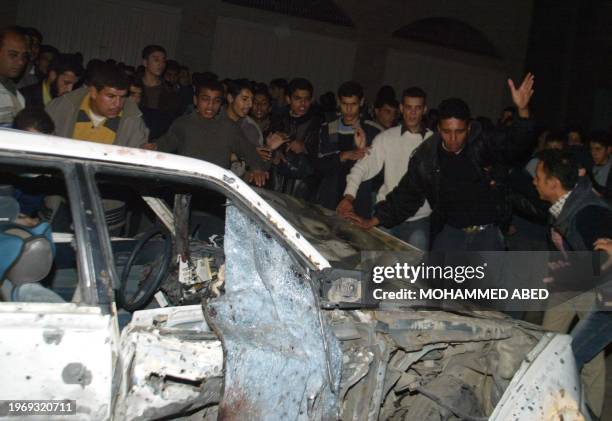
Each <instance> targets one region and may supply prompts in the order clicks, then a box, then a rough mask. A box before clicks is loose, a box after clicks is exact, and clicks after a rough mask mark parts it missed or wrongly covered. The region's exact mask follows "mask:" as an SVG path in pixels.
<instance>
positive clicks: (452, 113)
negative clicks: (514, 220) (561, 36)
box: [343, 74, 534, 251]
mask: <svg viewBox="0 0 612 421" xmlns="http://www.w3.org/2000/svg"><path fill="white" fill-rule="evenodd" d="M533 84H534V77H533V75H532V74H527V75H526V76H525V78H524V80H523V82H522V83H521V85H520V86H519V87H518V88H516V87H515V85H514V83H513V82H512V80H508V86H509V88H510V93H511V95H512V99H513V102H514V105H515V106H516V107H517V113H518V118H517V119H514V121H513V124H512V126H510V127H508V128H503V129H502V130H501V131H494V132H492V133H485V132H483V131H482V129H481V128H480V125H479V124H477V123H475V122H472V123H470V111H469V108H468V106H467V105H466V104H465V102H463V101H462V100H460V99H457V98H451V99H447V100H445V101H443V102H442V103H441V104H440V106H439V107H438V109H439V112H440V119H439V123H438V129H439V131H438V133H437V134H436V135H434V136H432V137H430V138H429V139H427V140H425V141H424V142H423V143H422V144H421V145H420V146H419V147H418V148H417V149H416V150H415V151H414V153H413V155H412V157H411V158H410V162H409V164H408V172H407V173H406V174H405V175H404V177H403V178H402V180H401V181H400V183H399V185H398V186H397V187H396V188H395V189H394V190H393V191H391V193H389V194H388V195H387V196H386V198H385V200H384V201H382V202H380V203H378V205H377V206H376V211H375V214H374V217H373V218H371V219H363V218H361V217H359V216H357V215H356V214H354V213H352V212H349V213H346V214H344V215H343V216H345V217H346V218H348V219H350V220H352V221H353V223H355V224H357V225H358V226H361V227H362V228H365V229H369V228H371V227H374V226H376V225H379V224H382V225H384V226H386V227H392V226H394V225H397V224H399V223H401V222H403V221H404V220H406V218H408V217H410V216H411V215H413V214H414V213H415V212H416V211H417V209H418V208H419V207H420V206H421V205H422V204H423V203H424V201H425V200H427V201H428V202H429V204H430V206H431V208H432V221H431V225H432V239H434V240H433V250H435V251H451V250H465V251H467V250H474V251H476V250H478V251H496V250H504V248H505V247H504V242H503V237H502V234H501V231H500V229H499V223H500V222H501V220H502V219H503V215H502V214H503V211H502V209H503V207H504V204H505V203H506V201H505V200H504V199H505V197H504V196H505V188H502V187H499V186H498V184H499V183H498V181H499V180H500V179H501V178H503V176H504V174H505V173H506V167H507V166H508V165H511V164H512V163H513V162H514V161H515V160H516V159H517V158H519V157H520V156H521V155H523V154H524V153H525V152H526V151H527V150H528V149H529V148H530V147H531V146H532V143H533V140H534V136H533V126H534V125H533V121H532V120H531V119H529V108H528V105H529V101H530V99H531V96H532V95H533Z"/></svg>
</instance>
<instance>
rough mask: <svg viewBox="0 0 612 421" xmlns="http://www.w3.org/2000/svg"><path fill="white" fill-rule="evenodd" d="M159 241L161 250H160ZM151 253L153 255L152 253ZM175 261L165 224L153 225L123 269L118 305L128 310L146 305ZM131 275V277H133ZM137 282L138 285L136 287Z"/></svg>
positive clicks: (118, 292) (134, 249)
mask: <svg viewBox="0 0 612 421" xmlns="http://www.w3.org/2000/svg"><path fill="white" fill-rule="evenodd" d="M160 240H161V241H163V243H161V246H162V247H161V248H162V250H161V251H162V252H161V253H159V251H158V249H159V248H160V247H159V246H160ZM151 253H153V254H154V256H152V257H151V256H150V255H151ZM171 260H172V236H171V235H170V232H168V230H166V229H165V228H163V227H159V226H157V227H153V228H151V229H149V230H148V231H146V232H145V233H144V234H143V235H142V236H141V237H140V239H139V240H138V242H137V243H136V245H135V246H134V248H133V249H132V252H131V254H130V257H129V258H128V260H127V262H126V264H125V266H124V267H123V272H122V273H121V286H120V287H119V290H118V291H117V302H118V304H119V306H121V307H123V308H124V309H126V310H128V311H136V310H140V309H141V308H143V307H144V306H145V305H146V304H147V303H148V302H149V300H150V299H151V297H153V294H155V292H156V291H157V290H158V289H159V286H160V285H161V282H162V281H163V280H164V278H165V276H166V274H167V272H168V268H169V267H170V261H171ZM130 274H132V277H130ZM134 282H136V288H134V287H133V286H134Z"/></svg>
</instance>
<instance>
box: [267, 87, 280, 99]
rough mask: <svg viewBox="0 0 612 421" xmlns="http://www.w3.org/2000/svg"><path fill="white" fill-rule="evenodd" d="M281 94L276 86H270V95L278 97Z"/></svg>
mask: <svg viewBox="0 0 612 421" xmlns="http://www.w3.org/2000/svg"><path fill="white" fill-rule="evenodd" d="M281 95H282V91H281V89H280V88H279V87H278V86H270V96H271V97H272V98H274V99H279V97H280V96H281Z"/></svg>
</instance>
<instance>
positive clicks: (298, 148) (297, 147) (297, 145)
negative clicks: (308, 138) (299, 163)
mask: <svg viewBox="0 0 612 421" xmlns="http://www.w3.org/2000/svg"><path fill="white" fill-rule="evenodd" d="M287 150H288V151H292V152H294V153H297V154H300V153H304V151H305V150H306V146H305V144H304V141H303V140H297V139H296V140H293V141H291V142H289V146H288V147H287Z"/></svg>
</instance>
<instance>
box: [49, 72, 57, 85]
mask: <svg viewBox="0 0 612 421" xmlns="http://www.w3.org/2000/svg"><path fill="white" fill-rule="evenodd" d="M55 79H57V72H56V71H55V70H49V82H51V83H53V82H55Z"/></svg>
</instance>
